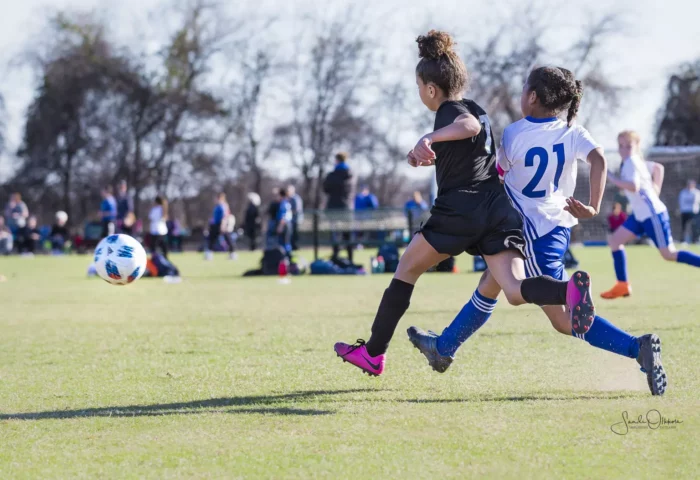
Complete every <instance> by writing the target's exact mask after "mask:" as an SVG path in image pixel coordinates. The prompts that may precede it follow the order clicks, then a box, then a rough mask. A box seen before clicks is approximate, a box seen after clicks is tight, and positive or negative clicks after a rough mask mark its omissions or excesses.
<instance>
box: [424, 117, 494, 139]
mask: <svg viewBox="0 0 700 480" xmlns="http://www.w3.org/2000/svg"><path fill="white" fill-rule="evenodd" d="M480 132H481V122H479V119H477V118H476V117H475V116H474V115H471V114H469V113H463V114H462V115H460V116H459V117H457V118H455V121H454V122H452V123H451V124H450V125H448V126H446V127H442V128H440V129H438V130H435V131H434V132H433V133H429V134H427V135H426V136H425V137H426V138H429V139H430V142H431V143H433V142H451V141H454V140H465V139H467V138H472V137H475V136H477V135H479V133H480Z"/></svg>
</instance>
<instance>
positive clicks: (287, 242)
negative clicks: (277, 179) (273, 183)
mask: <svg viewBox="0 0 700 480" xmlns="http://www.w3.org/2000/svg"><path fill="white" fill-rule="evenodd" d="M275 193H276V195H275V198H274V200H273V201H272V203H271V204H270V207H269V208H268V213H269V215H270V219H269V220H268V222H267V237H268V241H267V243H268V244H267V246H266V248H271V247H272V248H274V247H282V248H283V249H284V251H285V252H287V255H289V254H290V253H291V249H292V246H291V237H292V230H291V223H292V206H291V204H290V203H289V200H288V199H287V190H286V189H284V188H279V189H275Z"/></svg>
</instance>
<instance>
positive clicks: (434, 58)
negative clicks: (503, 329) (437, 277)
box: [335, 30, 599, 375]
mask: <svg viewBox="0 0 700 480" xmlns="http://www.w3.org/2000/svg"><path fill="white" fill-rule="evenodd" d="M417 42H418V50H419V56H420V58H421V60H420V62H419V63H418V66H417V67H416V83H417V85H418V92H419V95H420V98H421V100H422V101H423V103H424V104H425V106H426V107H428V109H430V110H431V111H434V112H436V114H435V127H434V131H433V132H432V133H430V134H427V135H425V136H424V137H422V138H421V139H420V140H419V141H418V143H417V144H416V146H415V147H414V148H413V150H411V152H409V154H408V162H409V164H410V165H412V166H414V167H418V166H432V165H434V166H435V168H436V170H437V172H436V173H437V184H438V197H437V198H436V200H435V205H434V207H433V208H432V210H431V217H430V218H429V219H428V221H427V222H426V223H425V224H424V225H423V226H422V228H421V230H420V231H419V232H418V233H417V234H416V235H415V236H414V237H413V239H412V240H411V243H410V244H409V246H408V248H407V249H406V251H405V252H404V254H403V256H402V257H401V260H400V262H399V266H398V268H397V270H396V273H395V275H394V278H393V280H392V281H391V284H390V285H389V288H387V289H386V290H385V291H384V295H383V297H382V300H381V303H380V304H379V308H378V310H377V315H376V317H375V319H374V323H373V325H372V335H371V337H370V339H369V341H368V342H366V343H365V341H364V340H358V341H357V342H356V343H355V344H354V345H350V344H347V343H342V342H339V343H336V344H335V352H336V354H337V355H338V356H339V357H341V358H342V359H343V361H347V362H350V363H351V364H353V365H355V366H357V367H358V368H360V369H361V370H363V371H364V372H366V373H368V374H370V375H380V374H381V373H382V372H383V371H384V363H385V353H386V350H387V348H388V345H389V342H390V341H391V338H392V336H393V334H394V331H395V329H396V326H397V325H398V322H399V320H400V319H401V317H402V316H403V314H404V313H405V312H406V310H407V309H408V306H409V302H410V298H411V294H412V293H413V286H414V285H415V283H416V281H417V280H418V278H419V277H420V276H421V275H422V274H423V273H424V272H426V271H427V270H428V269H429V268H430V267H432V266H433V265H435V264H437V263H439V262H441V261H443V260H445V259H446V258H448V257H450V256H456V255H459V254H460V253H462V252H467V253H469V254H471V255H482V256H483V257H484V260H485V261H486V263H487V265H488V268H489V272H490V273H489V274H490V275H492V276H493V278H495V280H496V281H497V282H498V284H499V285H500V286H501V288H502V289H503V291H504V293H505V295H506V298H507V299H508V302H509V303H511V304H512V305H522V304H524V303H534V304H537V305H568V306H569V308H570V309H571V310H572V311H573V310H576V312H577V315H578V316H579V318H580V320H579V325H580V328H585V327H586V326H587V325H590V323H591V322H592V321H593V315H594V314H593V304H592V303H591V294H590V291H589V286H590V280H589V277H588V274H586V273H585V272H577V273H575V274H574V275H573V276H572V280H570V281H569V282H567V281H560V280H555V279H553V278H552V277H548V276H540V277H532V278H527V279H526V275H525V266H524V261H523V258H524V252H523V247H524V245H525V241H524V238H523V235H522V231H521V229H522V220H521V217H520V215H519V213H518V212H517V211H516V210H515V209H514V208H513V207H512V205H511V203H510V200H509V199H508V197H507V195H506V193H505V190H504V188H503V186H502V185H501V183H500V181H499V178H498V173H497V170H496V164H495V163H496V156H495V145H494V140H493V136H492V134H491V127H490V123H489V119H488V116H487V115H486V112H485V111H484V110H483V109H482V108H481V107H479V105H477V104H476V103H475V102H473V101H471V100H467V99H463V98H462V92H463V91H464V89H465V87H466V83H467V69H466V67H465V66H464V63H463V62H462V60H461V59H460V58H459V56H458V55H457V53H456V52H455V51H454V48H453V47H454V42H453V40H452V38H451V36H450V35H449V34H447V33H444V32H437V31H434V30H431V31H430V32H429V33H428V35H426V36H420V37H418V39H417ZM594 208H595V210H596V212H597V211H598V209H599V205H598V206H594ZM482 280H483V279H482Z"/></svg>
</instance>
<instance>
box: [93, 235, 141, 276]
mask: <svg viewBox="0 0 700 480" xmlns="http://www.w3.org/2000/svg"><path fill="white" fill-rule="evenodd" d="M146 261H147V258H146V250H144V249H143V247H142V246H141V244H140V243H139V242H138V241H137V240H136V239H135V238H133V237H130V236H129V235H124V234H119V235H110V236H108V237H105V238H104V239H102V241H101V242H100V243H99V244H98V245H97V248H96V249H95V269H96V270H97V274H98V275H99V276H100V278H102V280H104V281H105V282H108V283H111V284H112V285H128V284H129V283H132V282H135V281H136V280H138V279H139V278H141V276H142V275H143V273H144V272H145V271H146Z"/></svg>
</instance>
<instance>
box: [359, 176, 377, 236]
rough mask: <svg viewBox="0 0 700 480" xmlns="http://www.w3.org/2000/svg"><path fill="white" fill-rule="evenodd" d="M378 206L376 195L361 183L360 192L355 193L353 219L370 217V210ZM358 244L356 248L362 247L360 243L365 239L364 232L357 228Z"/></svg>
mask: <svg viewBox="0 0 700 480" xmlns="http://www.w3.org/2000/svg"><path fill="white" fill-rule="evenodd" d="M377 208H379V201H378V200H377V197H376V196H374V195H373V194H372V193H371V192H370V191H369V187H368V186H367V185H363V186H362V189H361V190H360V193H358V194H357V195H355V219H357V220H360V221H362V220H366V219H368V218H372V214H371V211H372V210H376V209H377ZM356 240H357V242H358V244H357V248H360V249H361V248H362V244H363V242H364V241H365V232H364V231H362V230H359V231H358V232H357V238H356Z"/></svg>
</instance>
